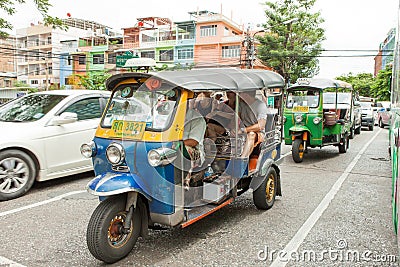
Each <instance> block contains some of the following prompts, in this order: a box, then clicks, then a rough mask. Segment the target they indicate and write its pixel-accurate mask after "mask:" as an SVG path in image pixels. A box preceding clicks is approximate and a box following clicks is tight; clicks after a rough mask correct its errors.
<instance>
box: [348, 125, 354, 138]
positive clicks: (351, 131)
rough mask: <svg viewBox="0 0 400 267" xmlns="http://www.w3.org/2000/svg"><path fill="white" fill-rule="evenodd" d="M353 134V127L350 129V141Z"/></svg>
mask: <svg viewBox="0 0 400 267" xmlns="http://www.w3.org/2000/svg"><path fill="white" fill-rule="evenodd" d="M354 134H355V129H354V127H351V129H350V136H349V137H350V139H353V138H354Z"/></svg>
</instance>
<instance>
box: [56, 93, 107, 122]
mask: <svg viewBox="0 0 400 267" xmlns="http://www.w3.org/2000/svg"><path fill="white" fill-rule="evenodd" d="M63 112H74V113H76V114H78V120H89V119H96V118H100V117H101V114H102V111H101V107H100V101H99V98H88V99H83V100H80V101H78V102H75V103H73V104H72V105H70V106H69V107H67V108H66V109H65V110H64V111H63Z"/></svg>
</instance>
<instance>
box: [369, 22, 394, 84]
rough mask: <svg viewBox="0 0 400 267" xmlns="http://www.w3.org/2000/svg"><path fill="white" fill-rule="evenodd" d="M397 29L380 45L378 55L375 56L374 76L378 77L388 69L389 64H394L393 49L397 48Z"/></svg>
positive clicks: (390, 32)
mask: <svg viewBox="0 0 400 267" xmlns="http://www.w3.org/2000/svg"><path fill="white" fill-rule="evenodd" d="M395 39H396V29H395V28H392V29H390V31H389V32H388V34H387V35H386V37H385V40H384V41H383V42H382V43H380V45H379V51H378V54H377V55H376V56H375V58H374V60H375V67H374V75H375V76H376V75H377V74H378V72H379V71H380V70H383V69H385V68H386V66H387V65H388V64H391V63H392V62H393V49H394V46H395Z"/></svg>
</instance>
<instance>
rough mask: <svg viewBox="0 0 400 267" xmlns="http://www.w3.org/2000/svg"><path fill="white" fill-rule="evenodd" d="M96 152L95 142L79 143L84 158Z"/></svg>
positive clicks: (92, 155)
mask: <svg viewBox="0 0 400 267" xmlns="http://www.w3.org/2000/svg"><path fill="white" fill-rule="evenodd" d="M96 152H97V148H96V144H95V143H94V142H93V141H91V142H89V143H87V144H82V145H81V154H82V156H84V157H85V158H91V157H94V156H95V155H96Z"/></svg>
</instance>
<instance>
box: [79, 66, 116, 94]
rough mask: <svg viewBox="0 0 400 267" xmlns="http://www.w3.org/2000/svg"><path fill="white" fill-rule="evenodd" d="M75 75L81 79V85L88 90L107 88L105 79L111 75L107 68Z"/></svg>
mask: <svg viewBox="0 0 400 267" xmlns="http://www.w3.org/2000/svg"><path fill="white" fill-rule="evenodd" d="M75 75H76V76H77V77H78V79H79V83H80V84H79V85H81V86H83V87H84V88H85V89H88V90H106V84H105V81H106V80H107V79H108V78H109V77H110V76H111V74H109V73H108V71H107V70H102V71H91V72H88V73H87V74H86V75H79V74H75Z"/></svg>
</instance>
